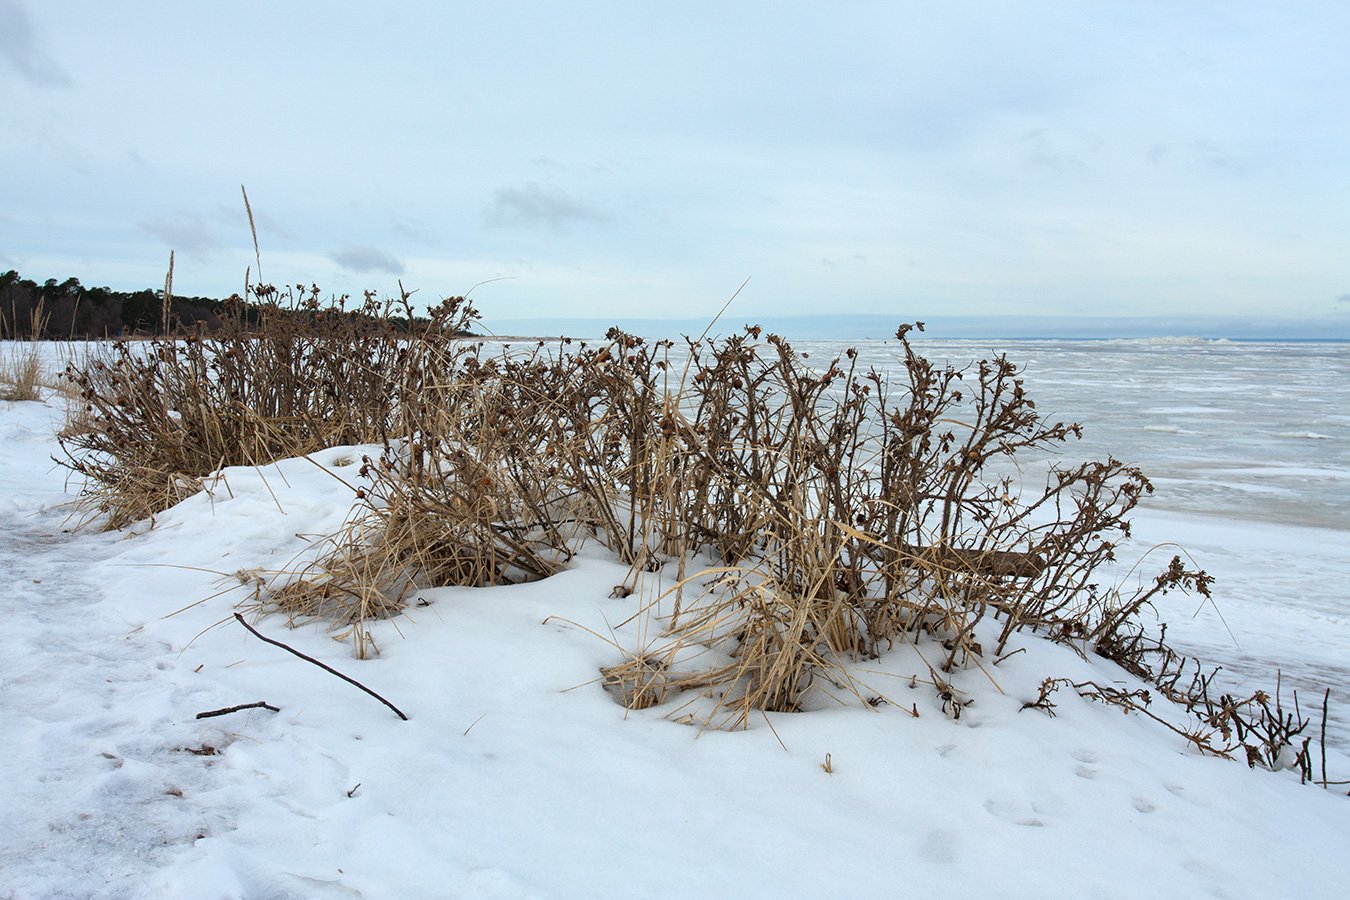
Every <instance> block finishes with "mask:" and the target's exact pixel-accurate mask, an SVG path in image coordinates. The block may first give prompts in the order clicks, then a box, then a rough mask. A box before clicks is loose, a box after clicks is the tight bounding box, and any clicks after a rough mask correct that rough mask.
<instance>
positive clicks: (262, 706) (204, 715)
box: [197, 700, 281, 719]
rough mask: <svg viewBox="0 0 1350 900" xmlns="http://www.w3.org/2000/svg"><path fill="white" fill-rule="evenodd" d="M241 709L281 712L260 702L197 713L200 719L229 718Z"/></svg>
mask: <svg viewBox="0 0 1350 900" xmlns="http://www.w3.org/2000/svg"><path fill="white" fill-rule="evenodd" d="M241 709H270V710H271V711H272V712H281V710H279V709H277V708H276V707H275V706H272V705H271V704H269V703H265V702H263V701H262V700H259V701H258V702H257V703H241V704H239V705H238V706H227V707H225V708H224V709H213V710H210V711H208V712H199V713H197V718H199V719H213V718H215V717H216V716H228V715H229V714H230V713H233V712H239V710H241Z"/></svg>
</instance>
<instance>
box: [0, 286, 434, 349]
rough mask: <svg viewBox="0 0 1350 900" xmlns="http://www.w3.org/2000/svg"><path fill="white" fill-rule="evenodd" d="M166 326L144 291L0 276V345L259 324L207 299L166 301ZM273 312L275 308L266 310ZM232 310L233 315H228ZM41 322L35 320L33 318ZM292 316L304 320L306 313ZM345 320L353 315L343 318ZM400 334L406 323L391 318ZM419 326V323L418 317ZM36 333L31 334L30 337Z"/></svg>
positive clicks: (230, 305) (246, 311) (246, 309)
mask: <svg viewBox="0 0 1350 900" xmlns="http://www.w3.org/2000/svg"><path fill="white" fill-rule="evenodd" d="M169 300H170V302H169V322H168V328H167V330H166V328H165V321H164V294H163V292H162V291H157V290H151V289H150V288H146V289H145V290H141V291H134V292H126V291H114V290H111V289H109V288H106V287H94V288H90V287H85V286H84V285H82V284H80V280H79V279H78V278H67V279H66V280H65V281H62V282H57V280H56V279H55V278H49V279H48V280H47V281H46V282H45V283H43V284H38V283H37V282H35V281H29V280H28V279H26V278H22V277H20V276H19V273H18V272H15V271H14V270H12V269H11V270H10V271H8V272H5V273H4V274H3V275H0V340H14V339H29V338H33V337H37V338H39V339H42V340H71V339H73V340H87V339H94V340H102V339H104V338H113V337H130V336H133V335H141V336H147V337H149V336H158V335H164V334H166V333H167V334H184V333H187V332H192V331H196V330H198V329H199V328H205V329H206V330H208V331H214V330H216V329H217V328H219V327H220V326H221V324H222V322H221V318H222V317H223V316H230V315H236V316H240V317H242V318H243V319H244V321H246V322H250V323H256V322H258V321H260V320H261V318H262V313H261V307H259V306H258V305H256V304H252V303H245V302H244V301H242V300H241V299H240V298H239V297H238V296H235V297H231V298H230V299H229V300H228V301H226V300H212V299H210V298H208V297H176V296H170V298H169ZM269 309H271V310H275V309H276V307H269ZM231 310H233V312H231ZM39 311H40V318H41V321H35V319H37V318H38V317H39ZM295 314H297V315H301V316H309V315H311V313H310V312H309V311H308V310H295ZM349 315H357V314H355V313H349ZM388 321H390V322H391V323H392V324H393V325H394V326H395V327H396V328H398V329H399V330H402V328H403V327H404V326H406V325H407V322H406V320H403V319H391V320H388ZM419 321H420V318H419ZM35 332H36V333H35Z"/></svg>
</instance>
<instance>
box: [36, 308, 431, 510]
mask: <svg viewBox="0 0 1350 900" xmlns="http://www.w3.org/2000/svg"><path fill="white" fill-rule="evenodd" d="M296 290H297V293H293V294H288V295H285V296H284V297H283V296H281V295H279V294H278V292H277V291H276V290H275V289H273V288H270V287H259V288H255V289H254V295H255V300H256V301H257V302H256V303H255V304H254V305H253V306H251V307H249V306H245V305H244V304H243V303H242V302H241V301H239V300H238V298H233V299H234V302H231V303H227V305H226V307H227V308H226V315H225V316H224V317H223V321H224V325H223V326H222V327H221V328H220V329H219V330H217V331H215V332H209V333H208V332H205V331H202V330H197V331H194V332H191V333H188V334H185V335H183V336H182V337H181V338H158V339H154V340H151V341H148V342H131V341H124V342H118V343H116V344H115V345H114V346H113V349H112V352H111V354H110V355H109V356H108V358H97V359H94V360H92V361H87V362H84V363H79V362H72V363H71V364H70V365H69V366H68V367H67V370H66V375H65V377H66V379H67V380H68V382H69V383H70V384H71V385H72V386H73V387H74V389H75V390H76V391H78V393H79V395H80V398H81V400H82V401H83V403H82V405H83V416H84V424H83V427H82V428H79V429H70V430H69V433H67V434H66V435H65V436H64V437H62V440H61V446H62V449H63V452H64V457H63V458H62V459H60V460H58V461H59V462H61V463H63V464H64V465H67V466H68V467H70V468H71V469H72V470H73V471H75V472H76V473H78V474H79V475H81V476H82V477H83V479H84V486H83V490H84V494H83V499H84V502H85V505H86V508H89V509H91V510H92V511H93V512H94V514H96V515H102V516H106V518H105V519H104V523H105V525H106V527H108V528H123V527H125V526H127V525H129V524H130V523H132V522H135V521H138V520H140V519H144V518H148V517H152V516H154V515H155V514H156V513H158V512H161V511H162V510H164V509H166V508H168V507H169V506H172V505H173V504H175V503H177V502H179V501H181V500H182V499H184V498H185V497H187V496H191V495H192V494H193V493H195V492H196V491H198V490H200V489H201V479H202V478H204V477H206V476H208V475H210V474H211V473H212V472H214V471H216V470H218V469H220V468H221V467H224V466H239V465H254V466H256V465H263V464H266V463H269V462H272V461H274V460H276V459H279V458H283V457H287V456H296V455H301V454H304V453H308V452H312V451H314V450H318V449H321V448H323V447H328V446H333V445H338V444H356V443H367V442H375V441H379V440H382V439H383V438H384V437H385V436H386V435H387V434H388V428H389V425H390V422H391V416H392V414H393V406H392V391H391V389H390V385H389V382H388V378H389V373H390V372H394V371H397V370H398V368H399V367H400V365H401V357H402V355H403V354H404V353H405V352H406V347H405V342H406V340H407V339H408V335H407V334H406V333H405V332H404V331H403V330H401V329H400V328H399V327H397V325H398V323H397V321H396V319H395V317H394V316H393V315H392V310H391V304H388V303H385V304H380V303H377V302H376V301H375V300H374V299H373V296H372V295H370V294H367V295H366V299H365V303H364V304H363V305H362V306H361V307H360V308H358V309H356V310H354V311H348V310H346V309H345V300H337V301H335V302H333V303H331V304H327V305H324V304H320V303H319V301H318V289H317V288H313V289H312V290H311V291H310V292H309V294H308V296H306V295H305V294H304V293H303V291H302V289H301V288H299V287H297V289H296ZM403 301H404V304H405V307H406V302H407V297H406V296H405V297H404V298H403ZM405 321H407V322H410V321H411V317H410V316H409V317H408V318H407V319H405Z"/></svg>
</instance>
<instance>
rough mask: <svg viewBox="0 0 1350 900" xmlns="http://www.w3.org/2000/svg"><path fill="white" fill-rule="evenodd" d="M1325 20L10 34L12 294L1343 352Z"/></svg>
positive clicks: (920, 13) (1336, 71)
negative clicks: (69, 289)
mask: <svg viewBox="0 0 1350 900" xmlns="http://www.w3.org/2000/svg"><path fill="white" fill-rule="evenodd" d="M1347 47H1350V4H1346V3H1344V2H1343V0H1341V2H1328V3H1303V2H1278V3H1277V2H1269V3H1251V2H1242V0H1222V2H1192V0H1165V2H1156V3H1152V2H1143V0H1129V2H1100V3H1075V2H1068V0H1058V2H1041V3H1030V2H1016V0H1000V2H987V3H964V2H952V0H944V2H942V3H933V2H890V3H847V2H841V3H835V4H829V5H828V6H827V4H823V3H810V4H797V3H792V2H787V0H773V2H765V3H737V2H732V0H723V2H717V3H707V4H704V3H696V2H680V3H634V2H617V3H580V4H564V3H555V2H533V3H516V2H494V3H472V4H470V3H449V2H444V3H414V2H400V3H396V4H388V5H387V8H385V7H382V6H378V5H376V4H372V3H369V2H363V3H341V2H323V3H304V2H276V0H271V2H266V3H254V2H247V0H234V2H231V3H229V4H196V3H182V2H175V3H148V2H136V0H124V2H120V3H115V4H113V3H107V2H103V0H98V2H66V0H43V2H41V3H38V2H36V0H0V109H2V110H3V115H2V116H0V121H3V127H0V167H2V168H3V171H4V173H5V177H4V179H3V182H0V183H2V184H3V195H4V196H3V200H0V269H8V268H15V269H18V270H19V271H20V272H21V273H22V274H23V275H24V276H26V277H29V278H34V279H36V280H45V279H46V278H52V277H54V278H59V279H64V278H66V277H70V276H75V277H78V278H79V279H80V280H81V281H83V282H84V283H85V284H90V285H93V284H107V285H110V286H113V287H119V288H140V287H147V286H154V285H156V284H162V283H163V280H164V273H165V269H166V267H167V262H168V257H169V251H170V250H171V249H172V250H174V251H175V253H176V269H175V276H174V284H175V289H176V291H177V292H178V293H182V294H196V295H206V296H223V295H226V294H228V293H231V292H234V291H240V290H242V288H243V284H244V277H245V270H246V268H247V267H250V266H251V267H253V272H252V278H253V279H254V280H255V281H256V279H257V262H256V261H255V258H254V250H253V242H252V237H251V235H250V233H249V225H248V219H247V217H246V215H245V212H244V203H243V198H242V196H241V193H240V185H241V184H243V185H244V186H246V187H247V190H248V197H249V200H250V202H251V205H252V209H253V214H254V218H255V222H256V225H257V232H258V241H259V244H260V245H261V260H262V270H263V277H264V279H265V280H267V281H269V282H273V283H277V284H281V283H296V282H303V283H305V284H309V283H311V282H316V283H318V285H319V286H320V287H321V288H323V289H324V290H325V291H327V292H334V293H359V292H360V291H361V290H363V289H365V288H372V289H375V290H378V291H380V292H381V293H386V294H387V293H389V292H392V291H393V290H395V289H396V287H397V281H398V279H402V282H403V284H404V285H405V286H407V287H409V288H417V289H419V291H420V293H419V295H418V296H420V297H423V298H435V297H440V296H446V295H450V294H459V293H463V292H465V291H467V290H469V289H470V288H471V287H472V286H474V285H475V284H477V283H479V282H484V281H488V280H489V279H503V280H500V281H493V282H491V283H489V284H484V285H482V286H480V287H478V288H477V289H476V290H475V292H474V297H475V298H476V299H477V300H478V301H479V304H480V306H481V307H483V308H484V309H485V310H486V311H487V312H489V313H490V314H492V315H496V316H507V317H512V316H521V317H528V316H569V317H584V316H596V317H603V316H608V315H628V316H632V315H639V314H641V315H651V316H668V315H678V316H689V315H702V314H708V313H711V312H714V311H715V310H716V309H717V308H719V307H720V306H721V305H722V303H723V302H724V301H725V300H726V298H727V297H729V296H730V295H731V294H732V293H733V292H734V291H735V290H736V289H737V287H739V286H740V285H741V283H742V282H743V281H745V279H746V278H747V277H749V278H750V279H751V281H750V284H749V285H748V286H747V287H746V290H745V293H744V294H743V295H742V296H741V298H740V299H738V301H737V303H738V307H739V308H740V309H741V310H742V311H743V312H746V313H775V314H807V313H821V312H828V311H835V310H837V311H847V312H857V313H882V314H896V315H906V316H918V317H922V316H923V315H931V316H938V315H1006V314H1027V315H1076V314H1088V315H1096V314H1100V315H1113V316H1120V315H1158V314H1170V313H1184V314H1206V313H1225V314H1242V315H1256V316H1264V315H1272V316H1274V315H1280V316H1328V315H1344V316H1350V252H1348V251H1350V52H1348V51H1347Z"/></svg>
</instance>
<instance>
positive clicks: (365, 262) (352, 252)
mask: <svg viewBox="0 0 1350 900" xmlns="http://www.w3.org/2000/svg"><path fill="white" fill-rule="evenodd" d="M328 258H329V259H331V260H332V261H333V262H335V263H337V264H338V265H339V266H341V267H342V268H344V269H346V270H347V271H349V272H384V273H386V274H388V275H402V274H403V272H404V266H403V262H402V261H401V260H398V259H396V258H394V257H392V256H390V255H389V254H388V253H385V252H384V251H383V250H380V249H378V248H375V247H372V246H370V245H369V244H357V245H348V246H346V247H343V248H342V249H341V250H337V251H335V252H333V253H330V254H328Z"/></svg>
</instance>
